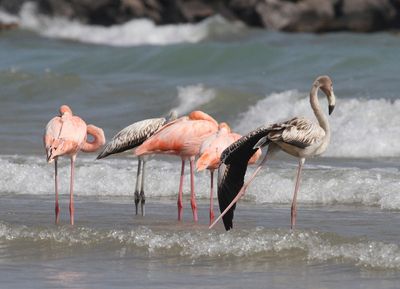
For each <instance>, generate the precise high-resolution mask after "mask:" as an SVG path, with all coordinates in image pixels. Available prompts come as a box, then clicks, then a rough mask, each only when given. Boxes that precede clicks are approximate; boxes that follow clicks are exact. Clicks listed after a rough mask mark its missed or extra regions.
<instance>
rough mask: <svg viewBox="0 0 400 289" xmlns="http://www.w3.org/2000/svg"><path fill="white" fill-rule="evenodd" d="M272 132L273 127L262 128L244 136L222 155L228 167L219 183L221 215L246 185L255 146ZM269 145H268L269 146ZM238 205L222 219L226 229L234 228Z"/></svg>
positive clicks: (222, 159) (223, 171) (222, 160)
mask: <svg viewBox="0 0 400 289" xmlns="http://www.w3.org/2000/svg"><path fill="white" fill-rule="evenodd" d="M269 131H271V127H270V126H268V127H266V126H262V127H260V128H258V129H256V130H254V131H252V132H250V133H249V134H247V135H245V136H243V137H242V138H240V139H239V140H237V141H236V142H234V143H233V144H231V145H230V146H229V147H227V148H226V149H225V150H224V151H223V152H222V154H221V162H222V163H224V164H225V165H226V167H225V170H223V166H221V170H220V173H222V175H223V176H222V178H221V181H220V182H219V183H218V203H219V209H220V211H221V213H222V212H223V211H224V210H225V209H226V208H227V207H228V205H229V204H230V203H231V202H232V200H233V199H234V198H235V197H236V195H237V194H238V193H239V191H240V189H241V188H242V186H243V183H244V176H245V174H246V170H247V163H248V162H249V160H250V158H251V157H252V156H253V154H254V153H255V152H256V151H257V148H256V149H255V148H254V146H255V145H256V144H257V142H258V141H259V140H260V139H261V138H262V137H264V136H266V135H267V134H268V132H269ZM267 144H268V143H266V145H267ZM235 208H236V205H234V206H232V208H230V209H229V211H228V212H227V213H226V214H225V216H223V217H222V220H223V222H224V226H225V229H226V230H227V231H228V230H230V229H231V228H232V226H233V224H232V220H233V215H234V210H235Z"/></svg>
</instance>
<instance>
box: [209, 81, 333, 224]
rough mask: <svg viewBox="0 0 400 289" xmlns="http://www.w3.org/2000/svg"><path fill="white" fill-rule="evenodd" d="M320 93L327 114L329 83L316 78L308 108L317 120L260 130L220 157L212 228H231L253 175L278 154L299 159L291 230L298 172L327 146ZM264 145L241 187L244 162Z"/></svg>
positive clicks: (300, 120) (293, 121) (292, 121)
mask: <svg viewBox="0 0 400 289" xmlns="http://www.w3.org/2000/svg"><path fill="white" fill-rule="evenodd" d="M319 89H321V90H322V91H323V92H324V94H325V95H326V96H327V98H328V103H329V114H331V113H332V111H333V109H334V106H335V95H334V93H333V86H332V80H331V79H330V78H329V77H328V76H319V77H317V79H316V80H315V81H314V83H313V85H312V88H311V92H310V104H311V107H312V109H313V111H314V114H315V116H316V118H317V120H318V123H315V122H314V121H312V120H309V119H306V118H303V117H295V118H292V119H290V120H288V121H285V122H281V123H276V124H272V125H265V126H261V127H259V128H258V129H256V130H254V131H252V132H250V133H248V134H247V135H246V136H244V137H242V138H241V139H239V140H238V141H236V142H235V143H233V144H232V145H230V146H229V147H228V148H227V149H226V150H225V151H224V152H223V153H222V155H221V162H222V163H223V165H221V167H220V170H221V174H222V175H223V177H222V179H221V181H220V183H219V184H218V201H219V205H220V210H221V215H220V216H219V217H218V218H217V219H216V220H215V222H214V223H213V224H211V226H210V228H212V227H213V226H214V225H215V224H216V222H218V220H219V219H221V218H222V219H223V222H224V226H225V229H226V230H229V229H231V228H232V220H233V213H234V209H235V204H236V202H237V201H238V200H239V199H240V198H241V197H242V196H243V195H244V193H245V191H246V189H247V187H248V186H249V185H250V183H251V182H252V180H253V179H254V177H255V176H256V175H257V173H258V172H259V170H260V169H261V167H262V166H263V164H264V163H265V161H266V160H267V158H268V156H270V155H272V154H273V153H274V152H275V151H277V150H282V151H284V152H286V153H288V154H289V155H292V156H294V157H297V158H298V159H299V167H298V171H297V176H296V183H295V189H294V193H293V200H292V206H291V228H292V229H293V228H294V226H295V224H296V215H297V209H296V207H297V193H298V190H299V187H300V180H301V172H302V168H303V165H304V162H305V159H306V158H309V157H313V156H318V155H320V154H321V153H323V152H324V151H325V150H326V148H327V146H328V144H329V142H330V127H329V122H328V119H327V117H326V116H325V114H324V113H323V111H322V109H321V107H320V105H319V101H318V90H319ZM266 145H268V146H269V147H268V151H267V153H266V155H265V157H264V159H263V160H262V162H261V163H260V165H259V166H258V168H257V169H256V170H255V172H254V173H253V175H252V176H251V177H250V179H249V181H248V182H247V183H246V184H244V176H245V173H246V170H247V162H248V160H249V159H250V157H251V156H252V155H253V153H254V152H255V150H256V149H258V148H261V147H263V146H266ZM243 184H244V185H243Z"/></svg>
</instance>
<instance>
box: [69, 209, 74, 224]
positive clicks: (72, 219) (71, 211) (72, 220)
mask: <svg viewBox="0 0 400 289" xmlns="http://www.w3.org/2000/svg"><path fill="white" fill-rule="evenodd" d="M74 212H75V209H74V205H73V204H70V205H69V216H70V223H71V225H74Z"/></svg>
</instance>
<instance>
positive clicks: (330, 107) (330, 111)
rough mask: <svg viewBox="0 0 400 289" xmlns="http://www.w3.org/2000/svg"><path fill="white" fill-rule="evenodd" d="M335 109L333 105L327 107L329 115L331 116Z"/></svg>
mask: <svg viewBox="0 0 400 289" xmlns="http://www.w3.org/2000/svg"><path fill="white" fill-rule="evenodd" d="M334 109H335V106H334V105H329V115H331V113H332V111H333V110H334Z"/></svg>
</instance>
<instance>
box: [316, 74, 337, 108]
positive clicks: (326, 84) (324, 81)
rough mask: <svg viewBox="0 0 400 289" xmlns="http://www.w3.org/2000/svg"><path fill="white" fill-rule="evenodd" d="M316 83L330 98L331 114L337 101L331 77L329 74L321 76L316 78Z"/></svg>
mask: <svg viewBox="0 0 400 289" xmlns="http://www.w3.org/2000/svg"><path fill="white" fill-rule="evenodd" d="M314 85H315V86H317V87H318V88H320V89H321V90H322V91H323V92H324V94H325V95H326V97H327V98H328V105H329V114H331V113H332V112H333V109H334V108H335V103H336V99H335V94H334V92H333V83H332V80H331V78H330V77H329V76H327V75H322V76H319V77H317V79H316V80H315V82H314Z"/></svg>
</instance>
